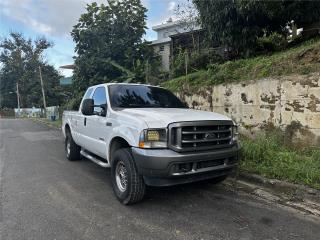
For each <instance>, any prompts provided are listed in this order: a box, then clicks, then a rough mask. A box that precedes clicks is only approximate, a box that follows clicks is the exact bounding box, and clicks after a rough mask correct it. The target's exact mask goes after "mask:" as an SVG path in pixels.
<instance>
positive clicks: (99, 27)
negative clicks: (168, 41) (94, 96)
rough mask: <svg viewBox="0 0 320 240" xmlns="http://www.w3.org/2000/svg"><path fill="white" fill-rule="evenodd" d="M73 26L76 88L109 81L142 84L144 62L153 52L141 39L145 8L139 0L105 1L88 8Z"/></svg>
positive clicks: (80, 88) (82, 88) (143, 28)
mask: <svg viewBox="0 0 320 240" xmlns="http://www.w3.org/2000/svg"><path fill="white" fill-rule="evenodd" d="M86 10H87V11H86V13H84V14H82V15H81V17H80V19H79V22H78V24H76V25H75V26H74V27H73V30H72V33H71V35H72V37H73V40H74V41H75V43H76V48H75V50H76V53H77V57H76V58H75V65H76V68H75V72H74V73H75V75H74V76H75V81H74V85H75V89H77V90H78V91H84V90H85V89H86V88H87V87H88V86H89V85H93V84H98V83H103V82H111V81H144V79H145V76H144V75H143V74H141V72H144V71H143V69H144V66H145V61H146V60H148V59H152V58H153V52H152V51H150V50H149V49H148V47H147V42H145V41H143V40H142V37H143V35H144V34H145V29H146V21H145V19H146V8H145V7H144V6H143V5H142V4H141V1H140V0H123V1H116V0H108V4H107V5H104V4H101V5H100V6H98V5H97V3H92V4H89V5H87V9H86Z"/></svg>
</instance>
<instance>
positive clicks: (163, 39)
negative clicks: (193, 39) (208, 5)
mask: <svg viewBox="0 0 320 240" xmlns="http://www.w3.org/2000/svg"><path fill="white" fill-rule="evenodd" d="M199 29H200V26H199V25H197V24H187V23H184V22H181V21H172V19H171V18H170V19H169V20H168V21H167V22H166V23H163V24H160V25H156V26H153V27H152V30H153V31H155V32H157V39H156V40H154V41H152V43H151V46H153V47H154V51H155V52H156V53H158V54H159V55H160V56H161V62H162V68H163V69H164V70H165V71H169V70H170V55H171V38H170V36H172V35H176V34H179V33H186V32H190V31H194V30H199Z"/></svg>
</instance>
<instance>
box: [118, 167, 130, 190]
mask: <svg viewBox="0 0 320 240" xmlns="http://www.w3.org/2000/svg"><path fill="white" fill-rule="evenodd" d="M116 183H117V187H118V189H119V190H120V191H121V192H124V191H125V190H126V189H127V185H128V173H127V169H126V167H125V165H124V163H123V162H122V161H119V162H118V163H117V166H116Z"/></svg>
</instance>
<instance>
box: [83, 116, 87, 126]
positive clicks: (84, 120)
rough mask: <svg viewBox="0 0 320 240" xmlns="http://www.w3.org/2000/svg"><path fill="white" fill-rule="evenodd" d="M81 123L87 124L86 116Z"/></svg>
mask: <svg viewBox="0 0 320 240" xmlns="http://www.w3.org/2000/svg"><path fill="white" fill-rule="evenodd" d="M83 125H84V126H87V118H86V117H85V118H84V119H83Z"/></svg>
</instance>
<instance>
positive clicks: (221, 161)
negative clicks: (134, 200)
mask: <svg viewBox="0 0 320 240" xmlns="http://www.w3.org/2000/svg"><path fill="white" fill-rule="evenodd" d="M132 154H133V157H134V159H135V162H136V165H137V168H138V171H139V173H140V174H141V175H143V177H144V180H145V183H146V184H147V185H151V186H170V185H177V184H183V183H188V182H194V181H199V180H204V179H209V178H215V177H219V176H224V175H228V174H229V173H230V172H231V171H232V169H233V168H234V167H235V166H236V165H237V162H238V160H239V146H238V145H235V146H233V147H230V148H225V149H220V150H218V149H215V150H210V151H203V152H185V153H178V152H175V151H173V150H171V149H140V148H134V147H133V148H132Z"/></svg>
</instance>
